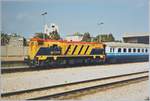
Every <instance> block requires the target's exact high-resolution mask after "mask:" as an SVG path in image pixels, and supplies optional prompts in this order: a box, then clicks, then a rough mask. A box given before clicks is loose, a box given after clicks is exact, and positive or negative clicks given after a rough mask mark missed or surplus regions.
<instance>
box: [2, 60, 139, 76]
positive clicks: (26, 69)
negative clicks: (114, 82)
mask: <svg viewBox="0 0 150 101" xmlns="http://www.w3.org/2000/svg"><path fill="white" fill-rule="evenodd" d="M133 63H137V62H133ZM133 63H131V64H133ZM138 63H140V62H138ZM120 64H129V63H115V64H111V63H107V64H90V65H67V66H53V67H52V66H51V67H38V68H36V67H34V68H33V67H28V66H25V67H21V68H1V73H2V74H5V73H17V72H30V71H31V72H32V71H39V70H40V71H41V70H49V69H62V68H73V67H82V66H97V65H103V66H104V65H120Z"/></svg>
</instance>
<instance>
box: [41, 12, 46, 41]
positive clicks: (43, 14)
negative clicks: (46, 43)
mask: <svg viewBox="0 0 150 101" xmlns="http://www.w3.org/2000/svg"><path fill="white" fill-rule="evenodd" d="M46 14H47V12H44V13H42V14H41V15H42V16H43V27H42V28H43V39H45V33H44V26H45V15H46Z"/></svg>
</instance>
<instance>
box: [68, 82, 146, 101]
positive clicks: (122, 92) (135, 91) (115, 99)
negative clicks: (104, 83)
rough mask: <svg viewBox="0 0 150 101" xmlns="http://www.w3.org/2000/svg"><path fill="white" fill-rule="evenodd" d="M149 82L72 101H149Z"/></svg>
mask: <svg viewBox="0 0 150 101" xmlns="http://www.w3.org/2000/svg"><path fill="white" fill-rule="evenodd" d="M148 96H149V81H148V80H147V81H142V82H139V83H134V84H129V85H126V86H122V87H117V88H113V89H106V90H104V91H99V92H96V93H93V94H88V95H84V96H80V97H76V98H73V99H71V100H79V101H148V100H147V98H148ZM69 100H70V99H69Z"/></svg>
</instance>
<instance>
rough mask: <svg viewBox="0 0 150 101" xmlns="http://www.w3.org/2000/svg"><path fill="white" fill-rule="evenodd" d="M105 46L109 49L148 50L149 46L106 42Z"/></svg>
mask: <svg viewBox="0 0 150 101" xmlns="http://www.w3.org/2000/svg"><path fill="white" fill-rule="evenodd" d="M105 44H106V46H110V47H127V48H128V47H130V48H148V47H149V44H139V43H122V42H106V43H105Z"/></svg>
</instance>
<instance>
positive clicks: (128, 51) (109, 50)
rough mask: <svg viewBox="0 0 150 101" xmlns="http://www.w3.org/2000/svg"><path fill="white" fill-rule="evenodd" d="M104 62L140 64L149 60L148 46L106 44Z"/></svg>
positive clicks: (119, 43) (118, 43)
mask: <svg viewBox="0 0 150 101" xmlns="http://www.w3.org/2000/svg"><path fill="white" fill-rule="evenodd" d="M105 44H106V50H105V51H106V54H107V56H106V58H107V59H106V62H108V63H118V62H140V61H141V62H142V61H148V60H149V45H147V44H135V43H121V42H107V43H105Z"/></svg>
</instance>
